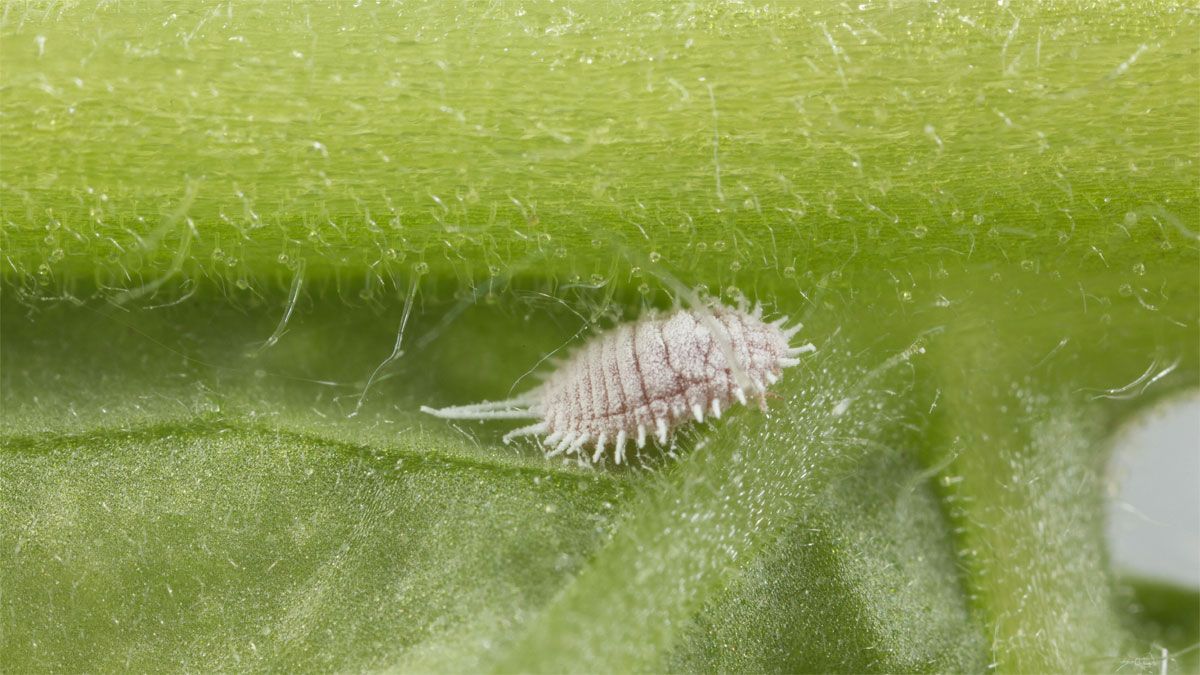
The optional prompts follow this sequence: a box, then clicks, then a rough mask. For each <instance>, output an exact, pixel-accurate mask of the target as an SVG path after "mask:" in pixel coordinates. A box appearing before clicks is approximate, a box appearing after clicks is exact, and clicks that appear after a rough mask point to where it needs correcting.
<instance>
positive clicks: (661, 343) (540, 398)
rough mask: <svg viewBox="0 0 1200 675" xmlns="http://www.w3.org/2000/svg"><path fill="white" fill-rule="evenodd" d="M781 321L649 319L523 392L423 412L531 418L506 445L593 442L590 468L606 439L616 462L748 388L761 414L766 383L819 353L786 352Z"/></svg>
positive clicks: (740, 314) (708, 314)
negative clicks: (629, 449)
mask: <svg viewBox="0 0 1200 675" xmlns="http://www.w3.org/2000/svg"><path fill="white" fill-rule="evenodd" d="M787 320H788V319H787V317H783V318H780V319H777V320H775V321H772V322H770V323H767V322H765V321H763V318H762V307H761V306H758V305H756V306H755V307H754V309H753V311H751V312H746V311H743V310H741V309H734V308H732V307H727V306H725V305H720V304H713V305H712V306H709V307H705V308H703V309H697V310H686V309H679V310H675V311H674V312H672V313H670V314H665V315H664V314H658V313H655V314H651V315H650V316H649V317H645V318H642V319H639V320H638V321H636V322H633V323H626V324H621V325H619V326H616V327H615V328H613V329H611V330H609V331H606V332H604V333H601V334H600V335H597V336H596V337H594V338H592V339H591V340H589V341H588V342H586V343H585V344H584V345H583V346H582V347H580V348H579V349H578V350H577V351H576V352H575V353H574V354H572V355H571V357H570V358H569V359H568V360H567V361H566V362H564V363H563V364H562V365H561V366H560V367H559V368H558V369H557V370H555V371H554V372H552V373H550V374H549V376H548V377H546V379H545V380H544V381H543V382H542V384H541V385H539V386H538V387H536V388H534V389H532V390H530V391H527V392H525V393H524V394H521V395H519V396H516V397H514V398H511V399H508V400H504V401H485V402H483V403H474V404H471V405H463V406H454V407H449V408H441V409H434V408H430V407H427V406H422V407H421V410H422V411H423V412H426V413H429V414H430V415H435V416H437V417H443V418H448V419H478V420H488V419H524V418H533V419H537V420H538V422H537V423H535V424H531V425H529V426H525V427H521V428H519V429H514V430H513V431H510V432H509V433H508V434H506V435H505V436H504V442H505V443H507V442H509V441H510V440H512V439H513V438H516V437H518V436H534V435H542V436H545V438H544V441H543V442H544V443H545V444H546V445H547V446H549V447H550V448H552V449H548V450H547V452H546V456H547V457H553V456H555V455H559V454H562V453H564V452H565V453H567V454H575V455H580V456H581V457H587V455H586V454H585V453H584V451H583V448H584V446H585V444H591V445H592V450H593V452H592V454H591V457H590V459H591V460H592V461H594V462H595V461H599V459H600V457H601V456H602V454H603V453H604V449H605V448H606V447H607V446H608V444H610V443H612V444H613V446H614V455H615V457H614V459H615V461H616V463H617V464H620V463H622V462H623V461H624V460H625V444H626V442H627V441H628V440H629V439H634V441H635V442H636V443H637V447H639V448H641V447H643V446H644V445H645V444H646V434H647V432H648V431H650V430H653V433H654V434H655V436H657V438H658V441H659V443H662V444H665V443H666V442H667V439H668V437H669V435H670V434H671V433H672V431H673V430H674V429H676V428H677V427H679V426H682V425H684V424H688V423H690V422H691V421H692V420H693V419H694V420H695V421H697V422H702V421H704V416H705V414H706V412H707V413H709V414H711V415H712V416H713V417H720V416H721V410H722V409H724V408H728V407H729V406H730V405H732V403H733V402H734V401H737V402H739V403H741V404H743V405H745V404H746V390H747V389H749V390H750V392H751V395H754V396H756V397H757V398H758V400H759V405H760V406H761V407H764V408H765V407H766V391H767V386H768V385H771V384H774V383H775V382H776V381H777V380H778V379H779V377H780V375H781V374H782V372H783V369H784V368H788V367H791V366H794V365H796V364H798V363H800V361H799V359H797V358H796V357H797V356H799V355H800V354H803V353H806V352H811V351H815V349H816V348H815V347H813V345H812V344H811V343H810V344H804V345H801V346H799V347H792V346H790V345H789V344H788V341H789V340H790V339H791V338H792V336H793V335H795V334H796V333H797V332H799V330H800V328H801V326H800V325H799V324H796V325H795V326H791V327H788V328H785V327H784V324H785V323H787ZM731 359H732V361H733V365H731V363H730V360H731Z"/></svg>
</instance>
